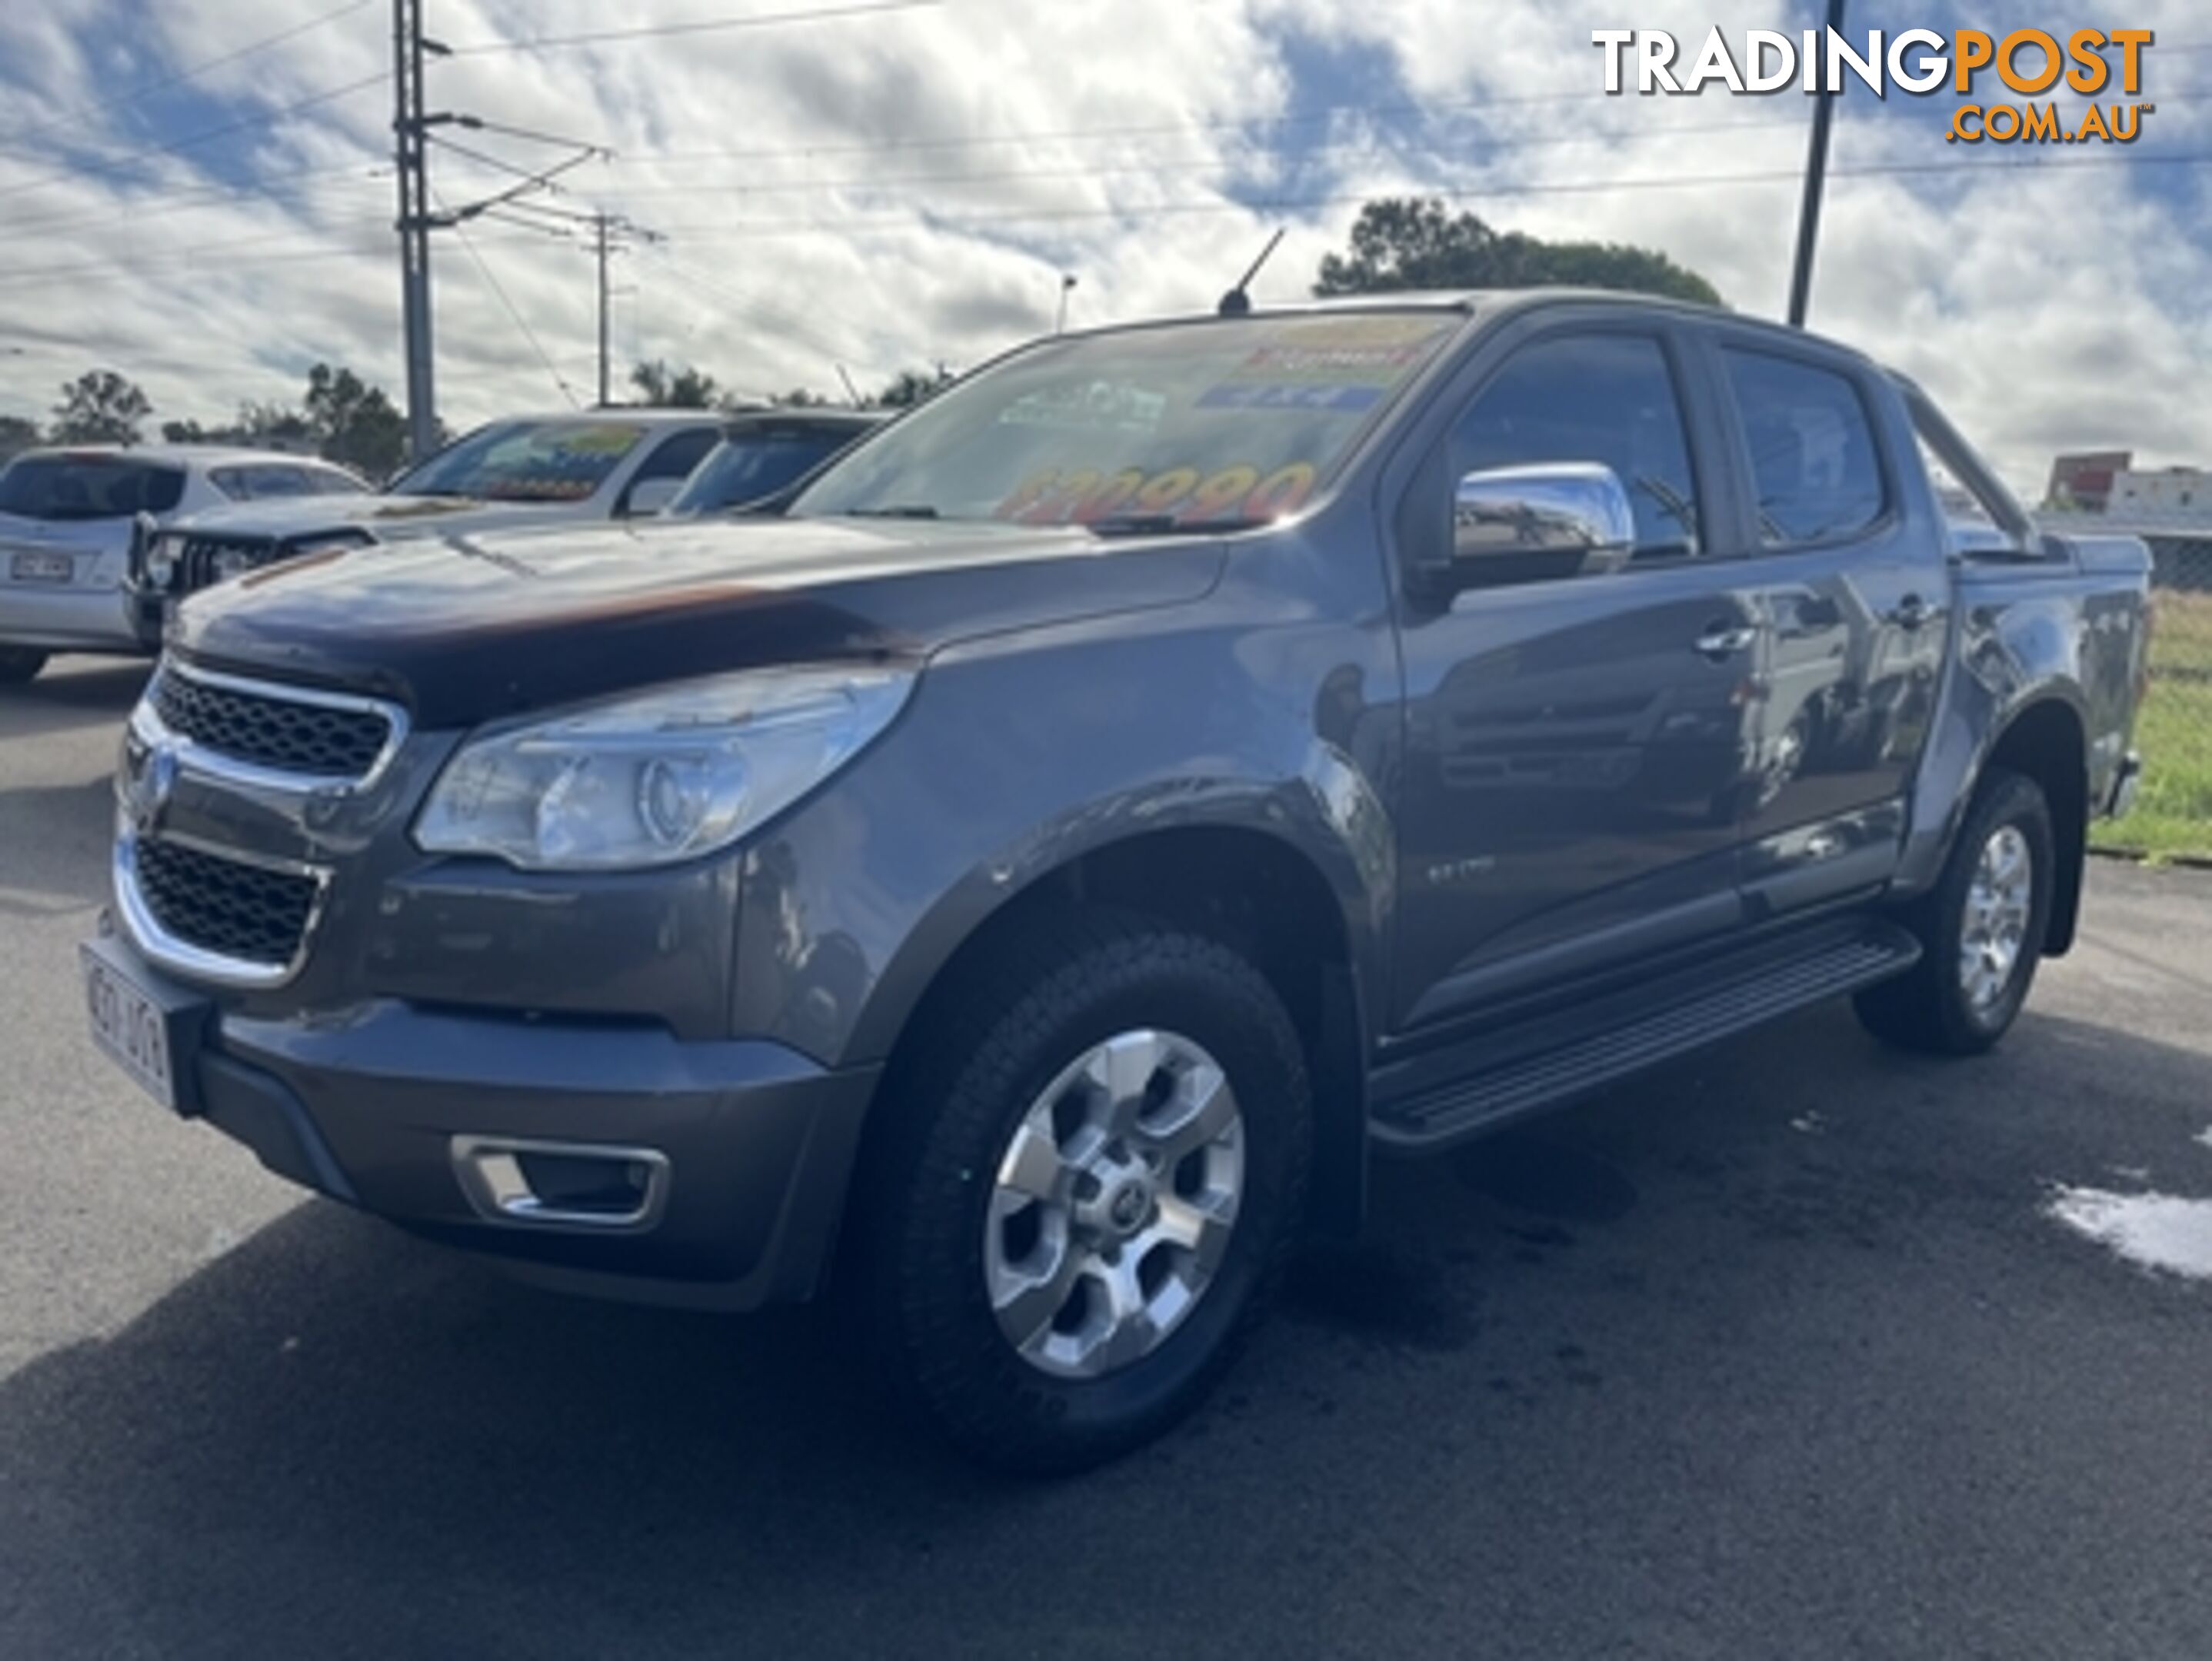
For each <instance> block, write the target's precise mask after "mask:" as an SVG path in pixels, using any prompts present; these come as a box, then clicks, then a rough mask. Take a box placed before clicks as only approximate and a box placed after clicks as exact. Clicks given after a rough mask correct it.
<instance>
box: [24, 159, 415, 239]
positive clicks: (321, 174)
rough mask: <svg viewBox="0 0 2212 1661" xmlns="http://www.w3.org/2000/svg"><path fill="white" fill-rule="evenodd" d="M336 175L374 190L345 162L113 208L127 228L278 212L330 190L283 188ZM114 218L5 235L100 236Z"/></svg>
mask: <svg viewBox="0 0 2212 1661" xmlns="http://www.w3.org/2000/svg"><path fill="white" fill-rule="evenodd" d="M341 173H347V174H351V175H353V178H352V179H349V180H348V181H347V182H348V183H349V185H369V184H374V183H376V182H377V180H378V178H379V174H378V173H377V170H376V168H375V167H374V165H372V164H370V163H368V162H365V161H361V162H356V161H348V162H342V163H340V164H338V165H337V166H334V167H308V168H303V169H301V170H300V171H298V172H296V173H287V174H283V175H281V176H279V177H278V178H276V179H272V180H270V182H269V183H267V184H265V185H194V186H192V187H191V188H189V189H186V190H183V191H175V192H173V193H172V194H171V195H168V196H166V197H154V198H152V205H150V206H149V205H143V204H142V203H139V202H137V201H132V202H128V203H119V204H118V206H119V207H120V208H121V209H122V210H123V211H124V212H125V213H127V214H128V215H129V216H130V223H131V225H132V226H133V227H136V226H137V224H138V223H139V222H140V221H142V220H149V219H166V218H168V217H169V216H171V215H174V214H190V213H201V212H204V211H206V210H208V209H215V208H228V207H231V206H234V205H235V204H237V203H262V202H269V203H276V204H277V205H280V206H281V205H283V204H285V203H287V202H291V203H297V202H298V201H299V200H300V199H301V197H307V196H312V195H314V194H317V193H319V191H326V190H329V189H331V188H332V187H333V185H332V184H324V185H309V186H307V187H306V188H305V189H300V190H293V191H286V190H284V189H283V185H286V184H287V183H289V182H294V181H299V180H306V179H326V180H331V181H332V182H333V184H334V183H335V181H336V179H337V175H339V174H341ZM116 212H117V209H115V208H110V209H108V210H107V211H106V213H101V214H93V215H61V216H59V217H57V218H53V219H32V220H15V221H10V222H9V226H8V230H9V234H10V235H11V236H16V237H22V236H29V235H32V234H34V233H44V234H47V235H53V236H64V235H67V234H68V233H70V232H71V231H80V230H101V229H106V228H107V227H112V225H113V224H114V223H115V220H116Z"/></svg>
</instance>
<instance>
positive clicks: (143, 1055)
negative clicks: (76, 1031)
mask: <svg viewBox="0 0 2212 1661" xmlns="http://www.w3.org/2000/svg"><path fill="white" fill-rule="evenodd" d="M77 959H78V961H79V963H80V964H81V965H82V967H83V970H84V1007H85V1014H86V1015H87V1017H88V1019H89V1021H91V1024H92V1041H93V1042H94V1043H95V1044H97V1045H98V1046H100V1048H101V1049H103V1050H105V1051H106V1052H107V1054H108V1057H109V1058H110V1059H112V1061H113V1062H114V1063H115V1064H116V1065H117V1066H118V1067H120V1068H122V1069H123V1070H124V1071H125V1072H126V1073H128V1074H130V1075H131V1077H132V1078H133V1079H135V1080H137V1082H138V1085H139V1088H142V1089H143V1090H144V1091H145V1092H146V1094H149V1095H150V1096H152V1097H153V1098H154V1100H156V1101H158V1102H160V1103H161V1105H162V1106H165V1107H167V1108H169V1109H171V1110H172V1111H173V1112H183V1111H184V1107H183V1104H182V1101H181V1100H180V1098H179V1093H178V1090H177V1063H178V1059H179V1058H178V1057H177V1055H176V1052H175V1046H173V1045H172V1044H171V1042H170V1034H169V1020H168V1015H167V1011H166V1010H165V1009H164V1008H163V1007H162V1005H161V1002H160V1001H159V1000H158V999H156V998H155V997H154V995H153V994H152V993H151V992H149V991H146V990H145V989H144V988H143V987H141V986H140V985H137V982H135V981H134V980H132V979H131V977H130V975H129V974H128V973H127V972H126V971H125V970H124V969H123V968H122V967H120V966H118V964H116V963H114V962H113V961H111V960H110V959H108V958H107V957H106V956H104V955H101V954H100V953H99V952H97V951H95V950H94V949H93V948H92V947H91V946H90V945H82V946H79V947H78V948H77Z"/></svg>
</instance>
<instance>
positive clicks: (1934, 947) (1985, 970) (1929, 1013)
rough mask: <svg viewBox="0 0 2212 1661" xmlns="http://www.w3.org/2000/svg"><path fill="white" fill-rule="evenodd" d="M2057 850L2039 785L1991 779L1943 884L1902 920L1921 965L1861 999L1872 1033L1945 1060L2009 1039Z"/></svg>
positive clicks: (2039, 935) (2031, 965)
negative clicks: (1914, 942)
mask: <svg viewBox="0 0 2212 1661" xmlns="http://www.w3.org/2000/svg"><path fill="white" fill-rule="evenodd" d="M2056 851H2057V839H2056V837H2054V836H2053V834H2052V833H2051V808H2050V804H2049V803H2047V802H2045V800H2044V796H2043V791H2042V790H2041V789H2040V788H2039V787H2038V785H2036V784H2035V782H2034V781H2033V779H2027V778H2024V777H2022V776H2021V774H2019V773H1992V774H1991V775H1990V776H1989V777H1988V778H1986V779H1984V780H1983V782H1982V785H1981V788H1980V789H1979V790H1978V791H1976V792H1975V796H1974V802H1973V805H1972V808H1971V809H1968V811H1967V814H1966V820H1965V822H1964V823H1963V824H1961V825H1960V828H1959V836H1958V840H1957V841H1956V842H1955V843H1954V845H1953V846H1952V849H1951V853H1950V858H1948V860H1947V861H1946V862H1945V864H1944V866H1943V875H1942V879H1941V880H1940V881H1939V882H1937V883H1936V887H1935V888H1933V889H1931V890H1930V891H1929V893H1928V894H1925V895H1923V897H1922V898H1921V899H1920V900H1917V901H1916V902H1915V903H1914V905H1913V906H1911V908H1910V909H1909V910H1907V911H1906V912H1905V913H1904V914H1903V916H1902V918H1900V920H1901V921H1902V922H1904V923H1905V926H1906V927H1908V928H1910V929H1911V931H1912V932H1913V933H1914V934H1916V935H1917V936H1918V937H1919V939H1920V945H1921V958H1920V961H1919V962H1918V963H1917V965H1915V966H1914V967H1913V969H1912V972H1911V973H1910V974H1905V975H1901V976H1899V978H1898V979H1894V980H1887V981H1884V982H1883V983H1882V984H1881V985H1878V986H1875V987H1871V988H1869V990H1867V991H1863V992H1861V993H1860V994H1859V995H1858V997H1857V1000H1856V1001H1857V1006H1858V1013H1859V1019H1860V1020H1861V1021H1863V1022H1864V1023H1865V1025H1866V1027H1867V1028H1868V1030H1869V1031H1870V1032H1872V1033H1874V1034H1875V1035H1876V1036H1877V1037H1879V1038H1883V1039H1887V1040H1889V1041H1890V1042H1891V1043H1893V1044H1899V1045H1903V1046H1905V1047H1907V1048H1909V1049H1915V1050H1924V1051H1928V1052H1931V1053H1935V1054H1939V1055H1978V1054H1979V1053H1980V1052H1983V1051H1984V1050H1986V1049H1988V1048H1989V1047H1990V1046H1991V1045H1993V1044H1995V1043H1996V1041H1997V1040H1999V1039H2001V1038H2002V1037H2003V1036H2004V1034H2005V1032H2006V1029H2007V1028H2009V1027H2010V1026H2011V1025H2012V1023H2013V1021H2014V1020H2015V1017H2017V1016H2018V1015H2019V1014H2020V1010H2021V1005H2022V1004H2023V1003H2026V1002H2027V991H2028V988H2029V986H2030V985H2033V983H2034V980H2035V967H2036V965H2037V963H2038V962H2039V961H2041V959H2042V956H2043V939H2044V935H2045V932H2046V931H2047V928H2048V925H2049V923H2050V919H2051V888H2052V883H2053V880H2054V878H2055V876H2056V875H2057V858H2056Z"/></svg>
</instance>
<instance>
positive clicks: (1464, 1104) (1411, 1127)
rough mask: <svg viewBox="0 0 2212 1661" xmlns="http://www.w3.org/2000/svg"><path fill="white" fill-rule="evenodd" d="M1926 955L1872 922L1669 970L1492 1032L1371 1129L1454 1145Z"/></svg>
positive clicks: (1419, 1142) (1412, 1148) (1895, 930)
mask: <svg viewBox="0 0 2212 1661" xmlns="http://www.w3.org/2000/svg"><path fill="white" fill-rule="evenodd" d="M1918 961H1920V943H1919V942H1918V941H1917V940H1916V939H1914V938H1913V937H1912V936H1911V935H1910V934H1908V933H1906V932H1905V931H1904V930H1903V929H1900V928H1899V927H1897V926H1896V925H1895V924H1890V923H1885V922H1882V921H1881V920H1880V919H1878V918H1854V919H1851V920H1850V921H1847V922H1843V923H1839V924H1832V925H1829V926H1826V927H1823V928H1821V929H1820V930H1818V931H1814V932H1813V933H1811V934H1810V935H1808V937H1805V938H1802V939H1795V940H1786V941H1777V942H1772V943H1768V944H1767V945H1765V946H1764V947H1763V948H1761V949H1757V950H1755V951H1750V952H1746V953H1743V954H1741V955H1736V956H1733V957H1729V958H1723V959H1721V960H1720V961H1716V962H1713V963H1711V964H1709V965H1706V966H1705V967H1703V968H1702V969H1701V970H1700V971H1699V973H1695V974H1693V975H1686V974H1679V973H1678V974H1672V975H1667V976H1664V977H1661V978H1659V980H1658V984H1656V985H1650V986H1639V987H1632V988H1630V989H1628V990H1626V991H1618V992H1614V993H1613V994H1611V995H1609V996H1606V997H1599V998H1596V999H1594V1000H1593V1001H1592V1002H1591V1003H1589V1004H1587V1005H1585V1006H1584V1007H1583V1008H1580V1009H1569V1010H1566V1011H1563V1012H1561V1013H1559V1014H1556V1015H1549V1016H1546V1017H1544V1018H1541V1019H1540V1020H1537V1021H1533V1022H1529V1023H1528V1024H1526V1025H1524V1026H1522V1027H1519V1028H1509V1029H1507V1030H1504V1031H1501V1032H1497V1033H1493V1034H1489V1035H1488V1036H1487V1037H1486V1038H1484V1039H1482V1040H1476V1041H1475V1042H1474V1043H1471V1044H1470V1045H1469V1046H1468V1051H1469V1053H1470V1055H1471V1056H1472V1057H1476V1058H1478V1059H1474V1060H1473V1061H1472V1063H1471V1070H1470V1071H1469V1072H1468V1075H1466V1076H1463V1077H1461V1078H1458V1079H1455V1080H1454V1081H1453V1082H1451V1083H1449V1084H1447V1085H1443V1086H1442V1087H1440V1088H1433V1089H1431V1090H1429V1091H1427V1092H1425V1093H1424V1094H1418V1095H1413V1096H1411V1097H1408V1098H1407V1099H1405V1100H1401V1101H1395V1102H1385V1103H1383V1104H1380V1105H1378V1106H1377V1107H1376V1110H1375V1115H1374V1118H1373V1120H1372V1123H1371V1127H1370V1128H1371V1130H1372V1131H1373V1134H1374V1137H1375V1139H1376V1142H1378V1143H1381V1144H1383V1146H1384V1147H1385V1148H1389V1149H1394V1150H1403V1151H1406V1152H1409V1153H1410V1152H1418V1151H1422V1150H1425V1149H1431V1148H1435V1147H1438V1146H1441V1145H1443V1144H1446V1143H1454V1142H1457V1141H1460V1140H1462V1138H1464V1137H1470V1136H1474V1135H1475V1134H1477V1133H1478V1132H1480V1131H1486V1130H1489V1129H1492V1128H1493V1127H1494V1126H1496V1125H1499V1124H1502V1123H1504V1121H1506V1120H1509V1119H1515V1118H1520V1117H1522V1115H1523V1114H1525V1113H1531V1112H1535V1111H1536V1110H1538V1109H1539V1108H1543V1107H1551V1106H1558V1105H1559V1104H1560V1103H1562V1102H1565V1101H1568V1100H1572V1099H1573V1098H1575V1097H1577V1096H1581V1095H1586V1094H1589V1093H1590V1092H1592V1091H1594V1090H1598V1089H1601V1088H1604V1087H1605V1086H1607V1085H1608V1084H1613V1083H1615V1082H1619V1081H1620V1080H1621V1079H1624V1078H1626V1077H1628V1076H1631V1075H1632V1074H1635V1073H1640V1072H1642V1071H1644V1070H1645V1069H1646V1068H1648V1067H1653V1066H1656V1065H1657V1064H1660V1063H1661V1062H1665V1061H1671V1060H1673V1059H1674V1058H1676V1057H1678V1056H1684V1055H1687V1054H1689V1053H1690V1052H1692V1051H1693V1050H1700V1049H1703V1048H1704V1047H1705V1046H1707V1045H1709V1044H1713V1043H1717V1042H1718V1041H1719V1040H1723V1039H1727V1038H1732V1037H1734V1036H1735V1035H1736V1034H1739V1033H1743V1032H1747V1031H1748V1030H1750V1029H1751V1028H1754V1027H1759V1026H1763V1025H1765V1023H1766V1022H1767V1021H1771V1020H1773V1019H1774V1018H1775V1017H1777V1016H1778V1015H1787V1014H1789V1013H1790V1012H1791V1011H1792V1010H1795V1009H1804V1008H1806V1007H1807V1006H1808V1005H1810V1004H1814V1003H1825V1002H1826V1001H1827V1000H1828V999H1829V998H1832V997H1840V996H1841V995H1843V994H1844V993H1846V992H1855V991H1858V990H1859V989H1860V988H1862V987H1864V986H1871V985H1875V983H1876V982H1878V981H1882V980H1887V979H1890V977H1891V976H1893V975H1899V974H1902V973H1905V971H1906V970H1907V969H1910V968H1911V967H1912V966H1913V965H1914V964H1915V963H1917V962H1918Z"/></svg>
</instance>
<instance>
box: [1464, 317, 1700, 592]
mask: <svg viewBox="0 0 2212 1661" xmlns="http://www.w3.org/2000/svg"><path fill="white" fill-rule="evenodd" d="M1451 452H1452V468H1451V472H1452V476H1453V478H1454V479H1455V480H1456V479H1457V478H1459V477H1460V476H1462V475H1464V474H1468V473H1474V472H1484V471H1488V470H1492V469H1498V468H1511V467H1528V466H1541V465H1546V464H1552V463H1558V462H1595V463H1599V464H1602V465H1604V466H1606V467H1608V468H1611V469H1612V470H1613V476H1615V477H1616V478H1618V479H1619V480H1620V483H1621V488H1623V489H1624V490H1626V492H1627V493H1628V501H1629V506H1630V507H1631V508H1632V509H1633V510H1634V512H1635V515H1636V547H1635V549H1634V554H1633V557H1634V558H1635V559H1637V560H1639V561H1650V560H1663V559H1672V558H1682V557H1686V556H1688V555H1695V554H1696V553H1697V552H1698V551H1699V516H1698V486H1697V478H1696V476H1695V474H1694V473H1693V472H1692V470H1691V466H1690V446H1689V440H1688V439H1687V437H1686V435H1685V433H1684V430H1683V425H1682V406H1681V401H1680V398H1679V397H1677V396H1676V393H1675V390H1674V375H1673V374H1672V373H1671V372H1670V371H1669V370H1668V366H1667V355H1666V352H1665V350H1664V349H1662V347H1661V346H1660V344H1659V343H1658V341H1657V340H1656V338H1654V337H1653V336H1650V335H1638V334H1590V335H1577V336H1560V337H1557V338H1554V339H1550V340H1544V341H1539V342H1537V343H1535V344H1534V345H1532V346H1528V347H1524V348H1523V349H1522V350H1520V351H1518V352H1516V353H1515V354H1514V355H1513V356H1512V357H1511V358H1510V359H1508V360H1507V361H1506V364H1505V367H1504V368H1503V369H1501V370H1500V371H1499V372H1498V374H1497V375H1496V376H1495V377H1493V378H1492V379H1491V381H1490V382H1489V384H1488V385H1486V386H1485V387H1484V388H1483V390H1482V391H1480V393H1478V394H1477V395H1476V397H1475V400H1474V403H1471V404H1470V405H1468V409H1467V413H1466V414H1465V415H1462V416H1461V417H1460V421H1459V425H1458V426H1457V427H1455V428H1454V429H1453V432H1452V438H1451Z"/></svg>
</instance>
